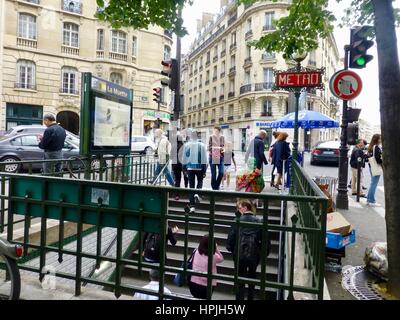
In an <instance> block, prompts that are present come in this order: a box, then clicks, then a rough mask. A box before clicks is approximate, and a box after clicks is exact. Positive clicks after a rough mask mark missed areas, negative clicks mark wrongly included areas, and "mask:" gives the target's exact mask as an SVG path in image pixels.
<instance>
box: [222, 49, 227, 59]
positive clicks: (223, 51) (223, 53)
mask: <svg viewBox="0 0 400 320" xmlns="http://www.w3.org/2000/svg"><path fill="white" fill-rule="evenodd" d="M225 55H226V49H224V50H222V51H221V58H223V57H225Z"/></svg>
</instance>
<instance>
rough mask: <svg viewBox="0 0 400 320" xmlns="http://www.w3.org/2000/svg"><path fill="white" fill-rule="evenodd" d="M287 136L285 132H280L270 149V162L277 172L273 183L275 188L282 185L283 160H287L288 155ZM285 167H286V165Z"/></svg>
mask: <svg viewBox="0 0 400 320" xmlns="http://www.w3.org/2000/svg"><path fill="white" fill-rule="evenodd" d="M288 136H289V135H288V134H287V133H286V132H281V133H280V134H279V136H278V139H277V141H276V143H275V145H274V148H273V151H272V164H273V165H274V167H275V168H276V171H277V172H278V179H277V182H276V185H275V187H276V188H277V189H279V186H281V185H282V177H283V161H284V160H287V159H288V158H289V156H290V147H289V143H288V142H286V139H287V138H288ZM285 167H286V168H287V166H285ZM286 168H285V169H286Z"/></svg>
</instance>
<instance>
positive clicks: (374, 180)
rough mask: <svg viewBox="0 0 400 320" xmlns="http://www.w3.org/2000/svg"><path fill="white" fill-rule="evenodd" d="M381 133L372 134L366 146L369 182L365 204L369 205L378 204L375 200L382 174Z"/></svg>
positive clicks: (374, 205)
mask: <svg viewBox="0 0 400 320" xmlns="http://www.w3.org/2000/svg"><path fill="white" fill-rule="evenodd" d="M380 144H381V135H380V134H374V136H373V137H372V140H371V143H370V144H369V146H368V162H369V170H370V173H371V184H370V186H369V190H368V195H367V205H368V206H371V207H378V206H380V205H379V204H378V203H377V202H376V200H375V193H376V188H377V187H378V183H379V180H380V178H381V175H382V149H381V148H380Z"/></svg>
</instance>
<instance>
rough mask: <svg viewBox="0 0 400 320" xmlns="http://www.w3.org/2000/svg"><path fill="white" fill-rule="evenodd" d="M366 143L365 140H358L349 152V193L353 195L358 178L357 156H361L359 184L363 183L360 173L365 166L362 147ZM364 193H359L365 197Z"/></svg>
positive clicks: (354, 194) (363, 147)
mask: <svg viewBox="0 0 400 320" xmlns="http://www.w3.org/2000/svg"><path fill="white" fill-rule="evenodd" d="M366 145H367V141H365V140H362V139H361V140H360V142H359V143H358V144H357V145H356V146H355V147H354V149H353V151H352V152H351V157H350V167H351V173H352V175H351V193H352V195H353V196H356V195H357V179H358V158H361V170H360V185H361V186H362V185H363V180H364V179H363V178H364V175H363V173H362V170H363V168H365V158H366V155H365V153H364V149H365V147H366ZM365 196H366V195H365V193H361V195H360V197H365Z"/></svg>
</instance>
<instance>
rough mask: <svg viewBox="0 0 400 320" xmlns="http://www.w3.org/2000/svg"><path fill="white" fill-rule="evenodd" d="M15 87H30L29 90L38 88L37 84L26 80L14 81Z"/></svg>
mask: <svg viewBox="0 0 400 320" xmlns="http://www.w3.org/2000/svg"><path fill="white" fill-rule="evenodd" d="M14 88H15V89H28V90H36V84H32V83H26V82H16V83H14Z"/></svg>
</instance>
